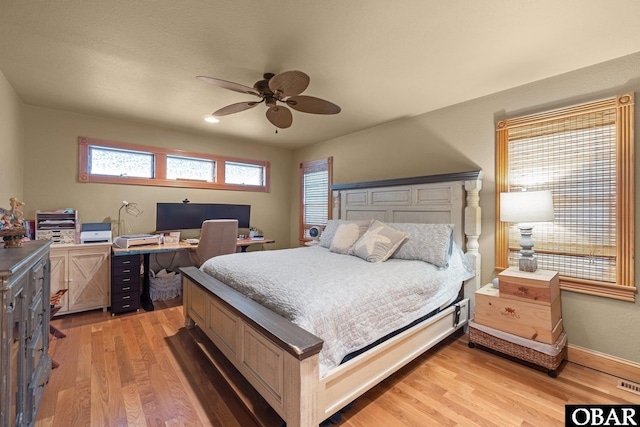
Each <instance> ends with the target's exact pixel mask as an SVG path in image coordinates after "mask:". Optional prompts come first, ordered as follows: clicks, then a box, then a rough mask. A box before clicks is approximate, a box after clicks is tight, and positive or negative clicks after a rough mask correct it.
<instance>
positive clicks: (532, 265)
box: [518, 257, 538, 273]
mask: <svg viewBox="0 0 640 427" xmlns="http://www.w3.org/2000/svg"><path fill="white" fill-rule="evenodd" d="M518 269H519V270H520V271H528V272H529V273H533V272H534V271H536V270H537V269H538V260H537V259H536V257H520V259H519V260H518Z"/></svg>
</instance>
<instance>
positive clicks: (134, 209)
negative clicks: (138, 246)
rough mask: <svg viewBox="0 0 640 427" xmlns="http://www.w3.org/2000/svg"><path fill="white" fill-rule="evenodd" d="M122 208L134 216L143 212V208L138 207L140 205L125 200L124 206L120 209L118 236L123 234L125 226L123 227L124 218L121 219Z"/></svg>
mask: <svg viewBox="0 0 640 427" xmlns="http://www.w3.org/2000/svg"><path fill="white" fill-rule="evenodd" d="M122 209H124V211H125V212H126V213H128V214H129V215H132V216H140V214H141V213H142V210H141V209H139V208H138V205H137V204H136V203H129V202H127V201H126V200H123V201H122V206H120V209H119V210H118V236H122V234H123V233H122V231H123V230H122V229H123V228H125V227H123V225H124V220H121V219H120V216H121V214H122ZM125 231H126V230H125Z"/></svg>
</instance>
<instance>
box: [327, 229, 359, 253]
mask: <svg viewBox="0 0 640 427" xmlns="http://www.w3.org/2000/svg"><path fill="white" fill-rule="evenodd" d="M363 234H364V233H363ZM359 238H360V227H359V226H358V224H356V223H353V222H351V223H347V224H340V225H339V226H338V229H337V230H336V234H335V235H334V236H333V240H332V241H331V246H330V247H329V250H330V251H331V252H336V253H339V254H344V255H347V254H349V249H351V247H352V246H353V244H354V243H355V242H356V240H358V239H359Z"/></svg>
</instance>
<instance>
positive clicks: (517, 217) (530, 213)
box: [500, 190, 553, 272]
mask: <svg viewBox="0 0 640 427" xmlns="http://www.w3.org/2000/svg"><path fill="white" fill-rule="evenodd" d="M552 220H553V198H552V197H551V191H550V190H543V191H519V192H510V193H500V221H502V222H515V223H518V229H519V230H520V246H521V247H522V249H521V250H520V255H521V256H520V260H519V261H518V268H519V269H520V271H529V272H534V271H536V270H537V269H538V261H537V260H536V257H535V254H534V251H533V249H532V248H533V239H532V238H531V232H532V230H533V224H532V223H534V222H544V221H552Z"/></svg>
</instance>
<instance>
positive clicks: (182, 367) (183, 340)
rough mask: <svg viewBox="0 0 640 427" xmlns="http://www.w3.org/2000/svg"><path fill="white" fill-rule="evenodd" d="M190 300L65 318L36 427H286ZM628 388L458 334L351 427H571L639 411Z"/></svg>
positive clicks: (374, 398)
mask: <svg viewBox="0 0 640 427" xmlns="http://www.w3.org/2000/svg"><path fill="white" fill-rule="evenodd" d="M183 322H184V317H183V315H182V306H181V301H180V299H179V298H177V299H175V300H172V301H168V302H166V303H163V302H156V310H154V311H151V312H143V311H142V312H139V313H130V314H124V315H118V316H115V317H112V316H111V315H110V313H102V312H101V311H94V312H89V313H82V314H73V315H68V316H62V317H60V318H57V319H54V320H53V324H54V325H55V326H56V327H58V328H59V329H61V330H62V331H63V332H65V333H66V334H67V337H66V338H62V339H56V338H53V337H52V339H51V351H50V353H51V355H52V356H53V358H54V359H55V360H56V361H57V362H59V363H60V367H59V368H57V369H55V370H53V371H52V375H51V379H50V381H49V384H48V385H47V387H46V388H45V392H44V396H43V399H42V404H41V407H40V410H39V412H38V418H37V422H36V425H37V426H65V427H67V426H220V427H235V426H238V427H253V426H274V427H279V426H280V425H281V420H280V419H279V417H277V415H276V414H275V413H274V412H273V411H272V410H271V409H270V408H269V407H268V406H267V405H266V403H265V402H264V401H263V400H262V399H261V398H260V397H259V396H257V395H256V394H255V392H253V390H252V389H251V388H250V387H249V386H248V384H246V382H242V381H239V382H237V384H236V385H234V387H231V386H230V385H229V384H228V383H227V381H226V380H225V378H229V377H231V378H236V375H237V373H236V372H235V370H234V369H233V368H232V367H231V366H230V365H229V364H228V363H225V361H224V359H223V358H221V354H220V353H219V352H218V351H217V349H216V348H215V347H214V346H213V345H211V344H210V342H209V341H208V339H207V338H206V336H205V335H204V334H203V333H202V332H200V331H199V329H197V328H196V329H193V330H186V329H184V327H183ZM616 381H617V379H616V378H614V377H611V376H609V375H606V374H603V373H600V372H597V371H594V370H591V369H588V368H584V367H581V366H579V365H575V364H573V363H568V362H565V363H563V365H562V366H561V367H560V369H559V375H558V378H555V379H553V378H550V377H549V376H547V374H546V372H545V371H544V370H537V369H535V368H532V367H530V366H526V365H523V364H521V363H518V362H516V361H512V360H509V359H506V358H504V357H501V356H499V355H497V354H495V353H492V352H489V351H485V350H482V349H479V348H475V349H470V348H468V346H467V336H466V335H463V334H456V335H455V336H453V337H450V338H448V339H447V340H445V342H443V343H442V344H440V345H438V346H437V347H436V348H434V349H432V350H431V351H429V352H427V353H425V354H424V355H423V356H421V357H420V358H418V359H417V360H416V361H414V362H413V363H411V364H410V365H408V366H406V367H405V368H404V369H402V370H401V371H399V372H398V373H397V374H396V375H394V376H392V377H391V378H388V379H387V380H385V381H383V382H382V383H381V384H379V385H378V386H377V387H375V388H373V389H372V390H370V391H369V392H368V393H366V394H365V395H364V396H362V397H361V398H359V399H357V400H356V401H355V402H354V403H353V405H351V408H349V409H348V410H346V411H345V412H344V413H343V414H342V420H341V422H340V423H339V425H340V426H344V427H371V426H385V427H395V426H398V427H400V426H402V427H404V426H411V427H415V426H438V425H443V426H453V425H461V426H534V425H535V426H562V425H563V424H564V405H565V404H578V403H580V404H627V403H632V404H640V396H639V395H636V394H632V393H630V392H627V391H623V390H619V389H618V388H616Z"/></svg>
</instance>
